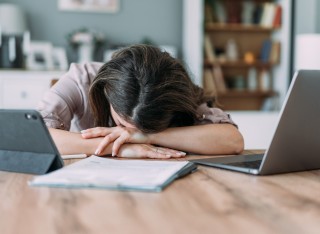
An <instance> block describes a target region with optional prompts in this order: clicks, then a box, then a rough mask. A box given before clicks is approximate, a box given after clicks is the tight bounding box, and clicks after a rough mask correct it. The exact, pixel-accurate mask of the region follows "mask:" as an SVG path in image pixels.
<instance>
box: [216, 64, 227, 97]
mask: <svg viewBox="0 0 320 234" xmlns="http://www.w3.org/2000/svg"><path fill="white" fill-rule="evenodd" d="M212 75H213V79H214V81H215V85H216V87H217V92H218V93H225V92H226V91H227V85H226V82H225V80H224V76H223V72H222V69H221V66H220V65H219V64H218V63H216V64H215V65H214V66H213V67H212Z"/></svg>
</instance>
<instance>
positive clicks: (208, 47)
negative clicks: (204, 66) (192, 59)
mask: <svg viewBox="0 0 320 234" xmlns="http://www.w3.org/2000/svg"><path fill="white" fill-rule="evenodd" d="M204 52H205V56H206V58H207V59H208V61H209V62H211V63H213V62H214V61H216V55H215V49H214V45H213V44H212V41H211V39H210V36H209V35H208V34H205V35H204Z"/></svg>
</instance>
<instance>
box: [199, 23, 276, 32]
mask: <svg viewBox="0 0 320 234" xmlns="http://www.w3.org/2000/svg"><path fill="white" fill-rule="evenodd" d="M277 29H278V28H273V27H262V26H260V25H244V24H221V23H207V24H206V25H205V30H206V31H207V32H244V33H249V32H253V33H259V32H262V33H269V32H272V31H274V30H277Z"/></svg>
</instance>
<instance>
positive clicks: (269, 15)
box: [260, 2, 276, 27]
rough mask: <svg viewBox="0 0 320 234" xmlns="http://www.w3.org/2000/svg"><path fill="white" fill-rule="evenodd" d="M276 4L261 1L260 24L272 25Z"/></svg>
mask: <svg viewBox="0 0 320 234" xmlns="http://www.w3.org/2000/svg"><path fill="white" fill-rule="evenodd" d="M275 8H276V5H275V4H274V3H270V2H265V3H263V13H262V16H261V20H260V26H262V27H272V26H273V21H274V16H275Z"/></svg>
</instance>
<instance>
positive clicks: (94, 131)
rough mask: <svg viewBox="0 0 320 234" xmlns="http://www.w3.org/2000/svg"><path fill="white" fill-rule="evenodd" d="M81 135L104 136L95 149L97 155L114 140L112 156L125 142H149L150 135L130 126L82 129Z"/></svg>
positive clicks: (90, 136) (86, 136) (89, 136)
mask: <svg viewBox="0 0 320 234" xmlns="http://www.w3.org/2000/svg"><path fill="white" fill-rule="evenodd" d="M81 135H82V137H83V138H85V139H89V138H96V137H104V139H103V140H102V141H101V142H100V144H99V145H98V148H97V150H96V151H95V154H96V155H99V154H101V153H102V152H103V150H104V149H105V148H106V147H107V146H108V145H109V144H110V143H112V142H113V146H112V156H115V155H118V153H119V149H120V147H121V145H123V144H124V143H139V144H143V143H144V144H148V143H149V139H148V135H147V134H144V133H142V132H141V131H139V130H138V129H135V128H128V127H122V126H117V127H112V128H107V127H96V128H90V129H87V130H83V131H81Z"/></svg>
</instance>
